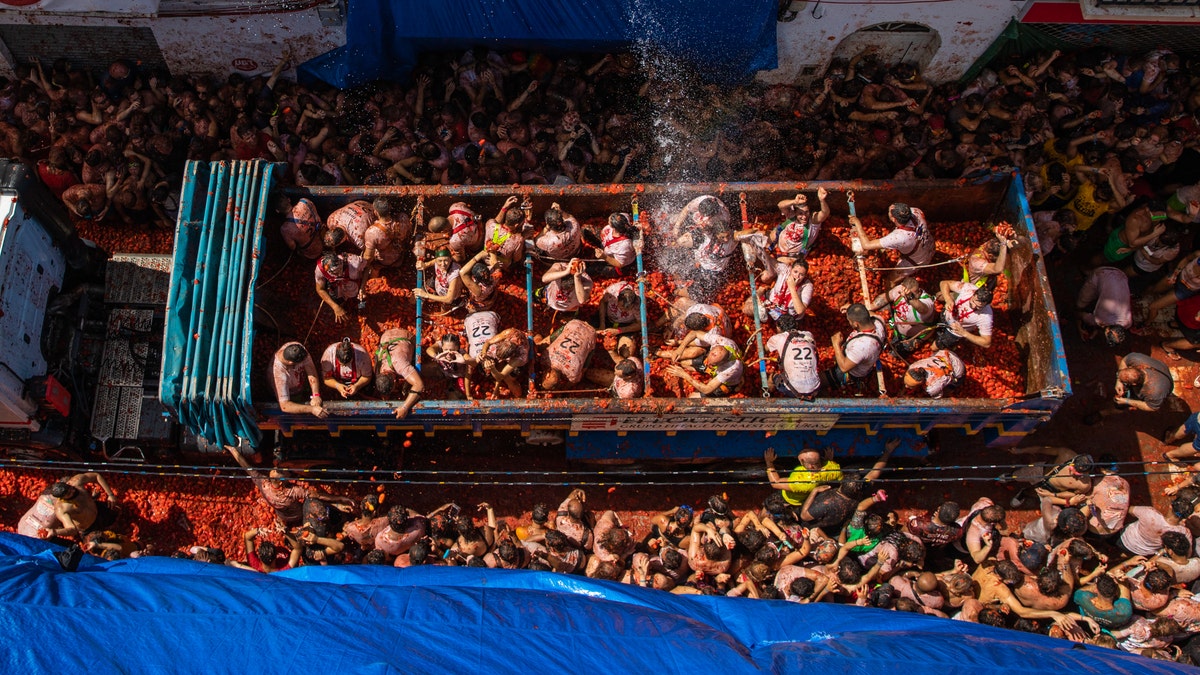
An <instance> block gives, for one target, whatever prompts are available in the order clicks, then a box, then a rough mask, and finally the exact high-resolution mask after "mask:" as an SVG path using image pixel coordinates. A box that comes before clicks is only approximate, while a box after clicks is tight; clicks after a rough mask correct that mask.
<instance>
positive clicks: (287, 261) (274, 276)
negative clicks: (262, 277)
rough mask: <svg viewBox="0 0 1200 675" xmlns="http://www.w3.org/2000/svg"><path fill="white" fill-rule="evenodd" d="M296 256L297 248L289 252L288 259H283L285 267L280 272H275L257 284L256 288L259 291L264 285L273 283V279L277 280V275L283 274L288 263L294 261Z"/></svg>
mask: <svg viewBox="0 0 1200 675" xmlns="http://www.w3.org/2000/svg"><path fill="white" fill-rule="evenodd" d="M295 256H296V249H292V252H291V253H289V254H288V257H287V260H285V261H283V267H280V268H279V271H278V272H276V273H275V274H272V275H271V278H270V279H267V280H266V281H264V282H262V283H261V284H259V285H257V286H255V287H254V290H256V291H257V290H258V289H260V288H262V287H263V286H266V285H267V284H269V283H271V282H272V281H275V279H276V277H278V276H279V275H280V274H283V271H284V270H286V269H287V267H288V264H289V263H291V262H292V258H294V257H295Z"/></svg>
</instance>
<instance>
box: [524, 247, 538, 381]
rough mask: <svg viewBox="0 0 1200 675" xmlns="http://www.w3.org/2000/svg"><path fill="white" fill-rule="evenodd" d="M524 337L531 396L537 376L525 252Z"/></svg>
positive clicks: (530, 281)
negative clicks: (526, 346)
mask: <svg viewBox="0 0 1200 675" xmlns="http://www.w3.org/2000/svg"><path fill="white" fill-rule="evenodd" d="M525 330H526V333H527V335H526V337H525V339H526V340H528V341H529V391H527V392H526V396H528V397H529V398H533V383H534V381H535V380H534V378H535V377H536V376H537V358H535V357H536V355H537V352H536V345H535V344H534V343H533V256H532V255H530V254H529V253H526V254H525Z"/></svg>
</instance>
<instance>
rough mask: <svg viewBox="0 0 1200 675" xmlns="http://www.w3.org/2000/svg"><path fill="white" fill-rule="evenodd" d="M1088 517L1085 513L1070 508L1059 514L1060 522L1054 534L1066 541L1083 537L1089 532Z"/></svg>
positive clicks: (1057, 522) (1056, 524)
mask: <svg viewBox="0 0 1200 675" xmlns="http://www.w3.org/2000/svg"><path fill="white" fill-rule="evenodd" d="M1087 525H1088V521H1087V516H1085V515H1083V511H1080V510H1079V509H1077V508H1075V507H1074V506H1069V507H1067V508H1065V509H1063V510H1062V511H1059V512H1058V520H1057V521H1056V522H1055V525H1054V533H1055V534H1056V535H1058V536H1060V537H1062V538H1064V539H1070V538H1073V537H1079V536H1082V535H1083V533H1084V532H1087Z"/></svg>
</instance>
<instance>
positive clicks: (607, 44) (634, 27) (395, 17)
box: [300, 0, 779, 87]
mask: <svg viewBox="0 0 1200 675" xmlns="http://www.w3.org/2000/svg"><path fill="white" fill-rule="evenodd" d="M778 8H779V3H778V2H777V0H742V1H741V2H711V3H707V2H695V1H694V0H579V1H577V2H559V1H558V0H437V2H429V1H428V0H350V2H349V6H348V12H347V17H346V44H345V45H344V46H342V47H339V48H337V49H335V50H332V51H330V52H329V53H327V54H324V55H322V56H319V57H317V58H315V59H313V60H311V61H309V62H307V63H305V64H304V65H302V66H301V69H300V71H301V74H302V75H303V76H305V77H315V78H318V79H321V80H324V81H325V82H328V83H329V84H332V85H334V86H337V87H352V86H356V85H359V84H362V83H364V82H369V81H371V80H376V79H384V80H405V79H407V77H408V74H409V72H410V71H411V69H412V66H413V65H414V64H415V63H416V57H417V54H418V53H419V52H422V51H441V50H455V49H465V48H469V47H473V46H485V47H491V48H496V49H511V48H520V49H530V50H546V51H552V52H602V51H611V50H615V49H623V48H628V47H630V46H634V45H637V46H641V47H644V48H647V49H656V50H661V51H665V52H669V53H672V54H676V55H678V56H680V57H681V58H682V59H684V60H687V61H691V62H692V63H694V64H695V65H696V66H697V68H698V69H699V70H700V71H701V72H704V73H707V74H709V75H710V76H712V78H713V79H723V80H734V79H739V78H748V77H749V76H751V75H753V74H754V72H756V71H758V70H763V69H767V68H774V67H776V65H777V53H776V47H775V15H776V12H777V10H778Z"/></svg>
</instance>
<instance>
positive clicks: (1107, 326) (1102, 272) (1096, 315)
mask: <svg viewBox="0 0 1200 675" xmlns="http://www.w3.org/2000/svg"><path fill="white" fill-rule="evenodd" d="M1075 308H1076V309H1077V310H1078V311H1079V337H1081V338H1083V339H1084V340H1090V339H1092V338H1093V337H1095V335H1096V330H1097V329H1098V330H1101V331H1103V332H1104V341H1105V342H1106V343H1107V344H1108V346H1109V347H1116V346H1117V345H1119V344H1121V343H1123V342H1125V340H1126V338H1128V337H1129V329H1130V328H1131V327H1132V326H1133V303H1132V301H1131V299H1130V293H1129V277H1128V276H1126V274H1125V273H1124V272H1122V271H1121V270H1119V269H1117V268H1115V267H1108V266H1105V267H1097V268H1096V269H1094V270H1092V271H1091V273H1090V274H1088V277H1087V279H1086V280H1085V281H1084V282H1083V287H1082V288H1080V289H1079V296H1078V297H1077V298H1076V299H1075Z"/></svg>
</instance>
